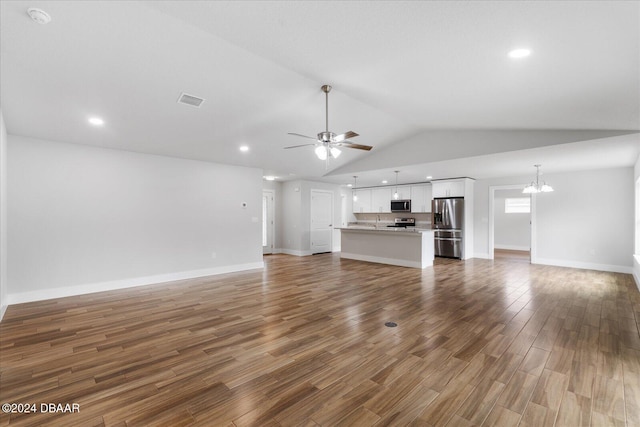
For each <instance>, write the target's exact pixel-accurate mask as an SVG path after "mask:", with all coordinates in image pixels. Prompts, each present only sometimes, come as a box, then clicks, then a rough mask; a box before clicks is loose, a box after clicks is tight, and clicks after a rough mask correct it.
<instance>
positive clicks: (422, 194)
mask: <svg viewBox="0 0 640 427" xmlns="http://www.w3.org/2000/svg"><path fill="white" fill-rule="evenodd" d="M431 199H432V197H431V184H421V185H412V186H411V212H414V213H420V212H431Z"/></svg>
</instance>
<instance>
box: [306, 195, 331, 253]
mask: <svg viewBox="0 0 640 427" xmlns="http://www.w3.org/2000/svg"><path fill="white" fill-rule="evenodd" d="M310 234H311V235H310V238H311V253H312V254H320V253H324V252H331V251H332V249H333V191H327V190H311V233H310Z"/></svg>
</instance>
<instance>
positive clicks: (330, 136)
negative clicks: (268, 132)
mask: <svg viewBox="0 0 640 427" xmlns="http://www.w3.org/2000/svg"><path fill="white" fill-rule="evenodd" d="M321 89H322V91H323V92H324V94H325V105H326V107H325V111H326V119H325V131H324V132H320V133H319V134H318V136H317V137H316V138H314V137H312V136H307V135H301V134H299V133H293V132H289V133H288V134H289V135H295V136H301V137H303V138H308V139H313V140H315V141H316V142H315V143H313V144H302V145H293V146H291V147H284V148H285V149H289V148H298V147H306V146H309V145H314V146H315V147H316V150H315V152H316V156H318V158H319V159H320V160H327V162H328V161H329V159H330V158H334V159H335V158H337V157H338V156H339V155H340V153H341V151H340V149H339V148H338V147H344V148H355V149H358V150H366V151H369V150H371V149H372V148H373V147H371V146H370V145H361V144H354V143H353V142H351V141H349V140H348V139H349V138H355V137H356V136H358V134H357V133H355V132H353V131H348V132H345V133H342V134H340V135H336V134H335V133H333V132H329V92H331V86H329V85H323V86H322V87H321Z"/></svg>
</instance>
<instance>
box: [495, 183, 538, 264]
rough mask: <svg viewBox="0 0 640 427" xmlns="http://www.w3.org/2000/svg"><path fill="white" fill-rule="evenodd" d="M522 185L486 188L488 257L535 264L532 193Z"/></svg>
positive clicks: (533, 199) (533, 200)
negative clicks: (526, 192) (525, 190)
mask: <svg viewBox="0 0 640 427" xmlns="http://www.w3.org/2000/svg"><path fill="white" fill-rule="evenodd" d="M522 188H523V187H522V186H521V185H503V186H492V187H489V248H488V249H489V254H488V255H489V259H509V260H518V261H526V262H531V263H535V247H536V244H535V196H533V195H529V194H523V193H522Z"/></svg>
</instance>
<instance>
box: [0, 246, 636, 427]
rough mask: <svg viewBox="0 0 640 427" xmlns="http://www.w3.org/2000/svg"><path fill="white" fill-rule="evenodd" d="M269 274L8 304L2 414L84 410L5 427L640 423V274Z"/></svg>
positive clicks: (488, 264) (269, 269)
mask: <svg viewBox="0 0 640 427" xmlns="http://www.w3.org/2000/svg"><path fill="white" fill-rule="evenodd" d="M265 263H266V268H265V269H264V271H251V272H243V273H234V274H226V275H220V276H213V277H208V278H202V279H195V280H188V281H180V282H172V283H168V284H163V285H153V286H146V287H139V288H132V289H127V290H120V291H112V292H105V293H99V294H91V295H84V296H79V297H70V298H62V299H58V300H50V301H42V302H36V303H29V304H22V305H16V306H11V307H9V309H8V310H7V313H6V314H5V318H4V319H3V321H2V322H1V323H0V352H1V353H0V401H1V402H2V403H4V402H15V403H36V404H37V405H38V406H37V409H38V411H39V410H40V408H41V407H40V404H42V403H62V404H66V403H69V404H73V403H77V404H79V407H80V410H79V412H76V413H36V414H10V415H9V414H2V415H0V425H12V426H13V425H24V426H36V425H37V426H41V425H55V426H61V425H64V426H99V425H109V426H124V425H128V426H129V425H141V426H156V425H158V426H179V425H202V426H238V427H240V426H249V425H255V426H277V425H283V426H316V425H321V426H341V425H345V426H346V425H362V426H368V425H394V426H404V425H414V426H429V425H434V426H435V425H450V426H471V425H484V426H516V425H521V426H552V425H556V426H589V425H591V426H607V425H612V426H625V425H626V426H640V335H639V330H638V321H639V320H640V293H639V292H638V290H637V288H636V287H635V284H634V282H633V279H632V277H631V276H629V275H624V274H616V273H604V272H596V271H587V270H576V269H570V268H560V267H550V266H539V265H529V264H528V263H522V262H511V261H509V260H500V259H497V260H494V261H490V260H480V259H473V260H468V261H457V260H447V259H437V261H436V264H435V265H434V267H433V268H427V269H425V270H417V269H410V268H403V267H394V266H386V265H381V264H371V263H365V262H360V261H353V260H341V259H340V258H339V256H338V255H337V254H325V255H317V256H310V257H293V256H287V255H271V256H267V257H265ZM387 321H393V322H396V323H397V327H394V328H390V327H386V326H385V322H387Z"/></svg>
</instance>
